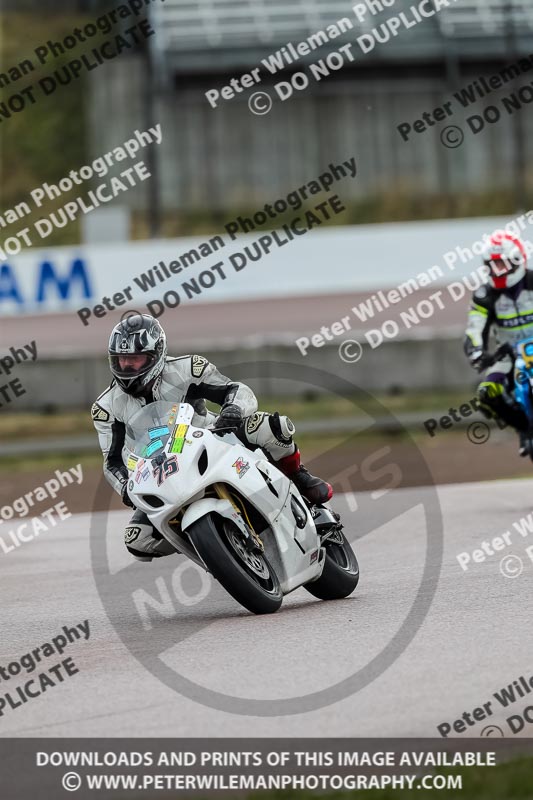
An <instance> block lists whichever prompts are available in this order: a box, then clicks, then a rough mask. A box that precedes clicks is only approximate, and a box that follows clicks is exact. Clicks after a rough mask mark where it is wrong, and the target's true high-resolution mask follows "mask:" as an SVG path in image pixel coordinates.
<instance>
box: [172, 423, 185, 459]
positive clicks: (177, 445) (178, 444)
mask: <svg viewBox="0 0 533 800" xmlns="http://www.w3.org/2000/svg"><path fill="white" fill-rule="evenodd" d="M188 430H189V426H188V425H184V424H183V423H181V424H179V425H176V427H175V428H174V431H173V436H172V443H171V445H170V448H169V452H170V453H181V452H182V451H183V445H184V444H185V436H186V434H187V431H188Z"/></svg>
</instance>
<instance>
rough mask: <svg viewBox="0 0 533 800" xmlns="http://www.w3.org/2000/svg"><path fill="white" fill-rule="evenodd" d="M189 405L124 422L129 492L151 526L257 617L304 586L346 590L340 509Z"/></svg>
mask: <svg viewBox="0 0 533 800" xmlns="http://www.w3.org/2000/svg"><path fill="white" fill-rule="evenodd" d="M193 417H194V409H193V407H192V406H190V405H188V404H187V403H181V404H180V403H175V404H172V403H169V402H163V401H158V402H155V403H150V404H149V405H147V406H145V407H144V408H142V409H141V410H140V411H138V412H137V413H136V414H135V415H134V417H133V418H132V419H131V420H130V422H129V424H128V425H127V426H126V442H125V445H126V448H127V450H128V452H129V453H130V455H129V458H128V471H129V483H128V490H129V496H130V498H131V499H132V501H133V502H134V503H135V506H136V507H137V508H139V509H141V510H142V511H144V512H145V513H146V515H147V516H148V518H149V519H150V522H151V523H152V525H153V526H154V527H155V528H156V530H158V531H159V532H160V533H161V534H162V535H163V536H164V537H165V539H167V541H169V542H170V543H171V544H172V545H173V547H175V549H176V551H177V552H179V553H183V554H184V555H186V556H187V557H188V558H190V559H191V560H192V561H194V562H195V563H196V564H198V565H200V566H201V567H203V568H204V569H206V570H207V571H208V572H210V573H211V574H212V575H213V576H214V577H215V578H216V579H217V580H218V581H219V582H220V583H221V584H222V586H223V587H224V588H225V589H226V591H227V592H229V594H230V595H232V597H234V598H235V600H237V601H238V602H239V603H241V605H243V606H244V607H245V608H247V609H248V610H249V611H252V612H254V613H255V614H268V613H272V612H274V611H277V610H278V608H279V607H280V606H281V603H282V600H283V595H285V594H288V593H289V592H292V591H293V590H294V589H297V588H298V587H299V586H304V587H305V588H306V589H307V591H309V592H310V593H311V594H312V595H314V596H315V597H318V598H320V599H322V600H333V599H338V598H342V597H347V596H348V595H349V594H351V593H352V592H353V591H354V589H355V588H356V586H357V583H358V581H359V567H358V564H357V559H356V557H355V554H354V553H353V550H352V548H351V546H350V544H349V542H348V541H347V539H346V538H345V536H344V534H343V532H342V524H341V523H340V518H339V515H338V514H336V513H334V512H333V511H331V510H330V509H329V508H327V506H325V505H315V506H311V505H310V504H309V503H308V502H307V500H305V499H304V498H303V497H302V495H301V494H300V493H299V491H298V490H297V488H296V486H295V485H294V484H293V483H292V481H290V480H289V479H288V478H287V477H286V476H285V475H283V474H282V473H281V472H280V470H278V469H277V468H276V466H275V465H274V464H272V463H271V462H270V461H268V460H267V459H266V457H265V455H264V453H263V451H262V450H260V449H257V450H255V451H252V450H249V449H247V448H246V447H245V446H244V445H243V444H242V443H241V442H240V441H239V439H238V438H237V436H236V435H235V434H234V433H229V432H225V433H224V431H223V430H221V431H220V432H219V431H217V432H216V433H215V432H213V431H211V430H209V429H208V428H198V427H194V425H193V424H192V420H193Z"/></svg>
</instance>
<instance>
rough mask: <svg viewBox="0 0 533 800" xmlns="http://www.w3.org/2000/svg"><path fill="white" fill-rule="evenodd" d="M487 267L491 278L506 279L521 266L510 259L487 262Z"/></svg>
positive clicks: (493, 259)
mask: <svg viewBox="0 0 533 800" xmlns="http://www.w3.org/2000/svg"><path fill="white" fill-rule="evenodd" d="M485 266H486V267H488V268H489V272H490V276H491V278H504V277H505V276H506V275H510V274H511V273H512V272H514V271H515V270H516V269H517V268H518V266H519V264H518V263H517V262H515V261H513V260H512V259H508V258H492V259H490V261H485Z"/></svg>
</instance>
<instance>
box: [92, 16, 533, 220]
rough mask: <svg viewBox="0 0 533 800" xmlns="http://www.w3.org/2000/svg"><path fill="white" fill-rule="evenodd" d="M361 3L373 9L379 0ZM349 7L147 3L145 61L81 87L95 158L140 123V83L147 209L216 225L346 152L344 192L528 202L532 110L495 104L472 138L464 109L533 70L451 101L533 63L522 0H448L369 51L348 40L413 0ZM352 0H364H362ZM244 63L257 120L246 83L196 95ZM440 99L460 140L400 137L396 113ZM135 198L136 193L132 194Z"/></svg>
mask: <svg viewBox="0 0 533 800" xmlns="http://www.w3.org/2000/svg"><path fill="white" fill-rule="evenodd" d="M433 1H434V0H427V2H431V3H433ZM427 2H426V5H427ZM367 3H368V4H369V5H370V4H372V6H373V7H374V8H376V7H377V0H367ZM356 5H358V4H357V3H356V2H353V0H350V2H347V3H345V2H342V0H165V2H164V3H162V2H161V3H160V2H157V1H156V2H154V3H153V5H152V6H150V10H149V15H150V19H151V22H152V25H153V27H154V29H155V31H156V35H155V36H153V37H151V39H150V40H149V41H150V52H149V54H147V55H148V56H149V58H148V59H147V60H143V59H141V58H140V57H138V58H137V59H131V58H129V59H128V58H125V59H116V60H115V61H114V62H112V63H110V64H109V65H108V66H107V67H106V69H107V70H108V72H107V75H108V80H106V81H105V82H104V81H102V80H101V76H98V75H97V74H95V76H94V79H93V81H92V83H93V85H92V101H91V112H90V115H91V119H92V121H93V124H92V148H93V151H94V153H95V155H97V154H99V153H100V152H102V151H105V150H106V148H108V147H109V146H113V144H114V143H115V142H117V141H121V140H122V138H123V137H124V136H127V135H128V133H129V132H130V131H131V130H132V129H134V128H135V127H138V125H139V124H142V122H143V119H146V116H145V115H146V109H143V108H142V104H141V103H140V99H139V98H140V96H141V93H140V92H139V87H144V90H145V91H144V97H145V98H148V101H149V106H150V108H149V114H148V118H149V119H155V120H156V121H157V122H160V123H161V125H162V127H163V131H164V141H163V144H162V145H161V148H160V150H159V151H158V158H159V159H160V162H161V163H164V164H165V169H164V171H160V173H158V175H157V176H156V183H157V190H156V194H157V205H158V207H160V208H161V209H162V210H163V211H168V210H171V211H176V212H180V211H188V212H190V211H193V212H194V211H198V212H200V213H203V212H205V211H208V212H212V213H213V214H214V215H217V214H218V215H221V217H220V218H221V219H222V218H223V215H224V213H225V212H226V210H228V209H253V208H254V206H257V205H258V204H260V203H261V202H266V201H268V200H269V199H271V198H275V197H276V196H278V195H279V194H280V193H281V194H283V193H284V192H286V191H287V190H290V189H291V187H296V186H298V185H299V183H300V182H306V181H308V180H309V179H311V178H312V177H313V176H315V175H316V174H318V173H319V172H320V170H321V169H323V168H324V167H325V166H326V165H327V164H328V163H330V162H331V161H335V160H337V159H341V160H343V159H344V158H347V157H350V156H352V155H355V156H356V158H357V161H358V164H359V166H360V169H359V173H358V176H357V180H356V181H351V182H349V183H347V185H346V186H345V187H344V188H343V199H344V200H346V201H347V202H352V201H353V202H354V203H360V202H365V200H369V202H374V201H375V199H376V198H379V197H382V198H392V200H393V202H394V198H395V197H409V198H413V197H417V198H419V200H420V202H421V203H423V199H424V198H425V197H427V196H429V195H432V196H435V195H439V194H440V195H442V196H444V197H446V198H448V200H447V202H449V206H448V207H443V208H442V209H441V213H444V215H454V213H456V211H459V210H460V209H458V208H457V202H458V201H457V198H461V197H464V196H465V195H472V196H479V195H482V194H484V193H485V194H486V193H490V192H491V191H493V190H494V187H495V186H497V187H498V191H499V192H502V191H503V192H507V193H511V194H513V195H514V197H515V202H514V205H515V206H516V207H517V209H521V208H523V207H524V206H525V204H526V203H527V198H528V195H529V193H530V192H533V174H532V173H531V171H528V168H527V165H528V164H529V163H531V162H532V156H533V153H532V145H531V142H532V141H533V114H532V110H533V105H532V106H527V104H524V107H523V108H522V109H521V110H520V112H517V113H516V114H513V115H511V114H508V113H506V114H504V115H503V116H502V119H501V121H500V122H499V123H498V124H497V125H489V124H487V125H486V126H485V129H484V130H483V132H482V133H481V134H478V135H475V134H474V133H472V132H471V130H470V129H469V127H468V123H467V118H468V117H469V116H471V115H472V114H482V113H483V110H484V108H485V107H486V106H487V105H491V104H495V103H499V102H500V99H501V97H504V96H506V95H509V94H511V93H512V92H513V91H514V90H518V89H519V88H520V87H521V86H522V85H524V84H528V83H529V84H531V81H532V79H533V68H532V71H531V73H530V74H527V71H526V72H525V73H524V74H523V75H522V74H521V75H520V76H518V77H517V78H516V80H515V81H514V82H513V83H512V84H508V85H505V86H504V87H502V90H501V91H500V92H499V93H498V92H494V93H493V94H491V95H490V96H488V97H486V98H483V99H481V98H480V99H479V102H477V103H476V104H475V105H473V106H472V107H471V108H466V109H465V108H462V107H460V105H459V104H458V103H457V101H456V100H455V99H454V92H456V91H458V90H460V89H462V88H464V87H466V86H468V84H469V83H470V82H472V81H474V80H476V79H478V78H479V77H480V76H486V77H490V76H491V75H493V74H497V73H498V72H499V71H500V70H501V69H502V68H503V67H505V66H506V65H508V64H513V63H517V62H518V61H519V59H526V60H527V58H528V57H529V56H530V55H531V59H532V64H533V2H532V1H531V0H457V1H456V2H452V0H450V5H449V6H448V7H446V8H441V9H440V10H439V11H438V13H435V14H434V15H432V16H429V17H424V18H423V19H422V20H421V21H420V22H419V23H418V24H416V25H412V26H411V27H409V28H405V27H403V26H402V27H400V29H399V30H398V33H397V35H396V36H391V37H390V40H389V41H387V42H385V43H377V44H376V45H375V47H373V48H372V50H371V52H367V53H363V52H362V51H361V49H360V48H359V46H358V45H357V43H356V40H357V38H358V37H359V36H361V35H363V34H367V35H371V34H372V31H373V30H375V29H380V26H383V25H386V23H387V21H388V20H390V18H391V17H394V16H398V15H399V14H400V12H403V13H404V15H405V16H406V17H408V18H409V19H412V13H413V12H412V11H410V9H411V7H412V6H415V7H418V6H419V5H420V0H396V2H395V3H394V4H393V5H392V6H389V7H383V9H382V11H381V12H378V13H375V14H372V13H370V11H369V12H368V13H367V14H365V15H362V14H359V18H358V15H356V14H355V13H354V11H353V7H354V6H356ZM359 6H366V3H365V0H361V2H360V4H359ZM342 18H349V19H350V20H351V21H352V23H353V29H351V30H349V31H348V32H346V33H344V34H343V35H342V36H341V37H339V38H338V39H336V40H335V41H334V42H333V41H331V42H329V43H328V44H327V45H324V46H322V47H321V48H319V49H317V50H313V51H312V52H311V53H310V54H308V55H306V56H305V57H302V58H301V59H300V60H299V61H298V62H297V63H296V64H293V65H291V66H287V68H286V69H284V70H283V73H282V74H281V73H279V74H277V75H274V76H272V75H269V74H268V71H267V70H265V69H264V68H262V69H261V62H262V59H264V58H266V57H267V56H268V55H269V54H272V53H274V52H276V51H277V50H278V49H279V48H281V47H283V46H284V45H287V43H289V42H292V43H293V44H295V45H296V44H297V43H299V42H301V41H304V40H306V39H307V37H309V36H310V35H312V34H313V33H316V32H317V31H320V30H324V29H325V28H327V26H328V25H329V24H331V23H334V22H335V21H337V20H339V19H342ZM383 30H385V28H383ZM382 35H383V34H382ZM350 42H351V43H352V45H353V48H352V49H353V53H354V56H355V58H354V61H353V62H352V63H349V64H348V63H347V64H346V66H345V67H344V68H343V69H340V70H338V71H335V72H334V73H332V74H330V75H329V77H327V78H324V79H323V80H321V81H320V82H317V81H315V80H312V81H311V82H310V85H309V87H308V88H307V89H306V90H305V91H302V92H299V91H295V92H294V94H293V96H292V97H291V98H290V99H289V100H287V101H285V102H282V101H281V100H280V99H279V98H278V96H277V94H276V90H275V84H276V83H277V82H279V81H281V80H285V81H288V80H290V77H291V73H292V72H294V71H298V70H300V71H301V70H304V71H305V70H306V69H307V67H308V66H309V64H310V63H312V62H316V61H317V60H318V59H321V58H324V57H325V56H326V55H327V54H328V53H329V52H332V51H336V50H338V48H339V47H341V46H342V45H343V44H346V43H350ZM254 68H260V69H261V77H262V81H261V84H260V85H259V86H257V87H256V88H258V89H261V90H264V91H266V92H268V94H269V95H270V96H271V97H272V98H273V100H274V104H273V108H272V111H271V112H270V113H269V114H268V115H265V116H254V115H253V114H251V113H250V110H249V107H248V100H249V97H250V94H251V93H252V92H253V91H254V90H253V89H252V90H249V91H246V92H242V93H241V94H238V95H236V96H235V97H234V98H233V99H232V100H231V101H225V102H222V103H221V104H220V106H219V107H218V108H216V109H213V108H211V107H210V105H209V104H208V102H207V100H206V98H205V92H206V91H208V90H209V89H212V88H218V89H221V88H222V87H223V86H224V85H226V84H228V82H229V81H230V80H231V78H233V77H236V76H240V75H242V74H243V73H246V72H250V71H251V70H252V69H254ZM446 102H451V103H452V108H453V117H451V118H450V119H449V120H448V121H449V124H453V125H458V126H460V127H461V128H462V129H463V131H464V133H465V141H464V144H463V145H462V146H461V147H460V148H457V149H454V150H452V149H446V148H445V147H443V146H442V144H441V141H440V139H439V136H440V133H441V129H442V127H443V125H440V126H438V125H435V126H429V127H428V129H427V130H426V131H425V132H424V133H422V134H416V135H414V136H413V138H412V139H411V140H410V141H408V142H405V141H403V140H402V138H401V137H400V135H399V133H398V126H399V125H400V124H401V123H403V122H406V121H407V122H413V123H414V121H415V120H416V119H419V118H421V117H422V115H423V113H424V112H430V111H432V110H433V109H435V108H437V107H440V106H442V105H443V104H444V103H446ZM110 108H112V109H113V112H114V113H113V115H112V116H111V117H110V114H109V109H110ZM103 118H105V119H106V125H105V126H102V125H101V120H102V119H103ZM444 124H446V123H444ZM127 200H128V201H129V198H127ZM135 202H136V203H139V202H140V201H139V199H138V196H137V198H136V200H135ZM151 202H152V203H153V202H154V197H153V196H152V200H151ZM352 221H353V220H352Z"/></svg>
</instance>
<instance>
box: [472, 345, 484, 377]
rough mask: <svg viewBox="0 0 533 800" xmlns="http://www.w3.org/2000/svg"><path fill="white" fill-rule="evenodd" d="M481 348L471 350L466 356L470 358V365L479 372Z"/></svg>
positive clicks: (481, 358) (481, 361)
mask: <svg viewBox="0 0 533 800" xmlns="http://www.w3.org/2000/svg"><path fill="white" fill-rule="evenodd" d="M483 356H484V353H483V350H481V349H478V350H473V351H472V352H471V353H470V355H469V356H468V357H469V359H470V363H471V365H472V366H473V367H474V369H475V370H477V371H478V372H480V371H481V370H482V369H483V360H484V359H483Z"/></svg>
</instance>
